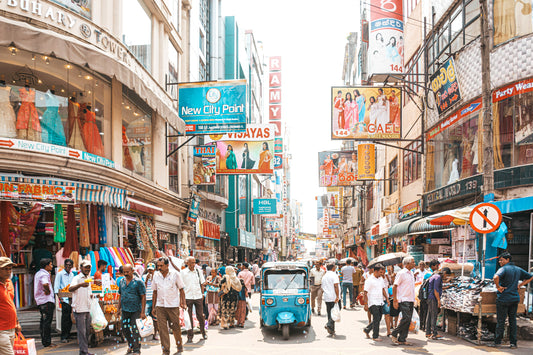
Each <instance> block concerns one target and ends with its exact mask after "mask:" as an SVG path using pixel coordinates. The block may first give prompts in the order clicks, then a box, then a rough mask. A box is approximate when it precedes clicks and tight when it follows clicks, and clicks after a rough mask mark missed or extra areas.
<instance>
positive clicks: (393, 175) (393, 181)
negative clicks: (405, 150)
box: [389, 157, 398, 195]
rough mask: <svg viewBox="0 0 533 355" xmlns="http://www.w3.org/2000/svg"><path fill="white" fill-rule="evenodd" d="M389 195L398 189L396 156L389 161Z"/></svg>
mask: <svg viewBox="0 0 533 355" xmlns="http://www.w3.org/2000/svg"><path fill="white" fill-rule="evenodd" d="M389 179H390V180H389V195H390V194H392V193H394V192H396V191H397V190H398V157H395V158H394V159H392V161H391V162H390V163H389Z"/></svg>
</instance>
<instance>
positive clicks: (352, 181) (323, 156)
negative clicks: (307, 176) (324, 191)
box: [318, 151, 357, 187]
mask: <svg viewBox="0 0 533 355" xmlns="http://www.w3.org/2000/svg"><path fill="white" fill-rule="evenodd" d="M318 178H319V186H321V187H328V186H350V185H356V181H357V152H356V151H327V152H319V153H318Z"/></svg>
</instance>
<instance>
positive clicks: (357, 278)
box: [353, 264, 363, 304]
mask: <svg viewBox="0 0 533 355" xmlns="http://www.w3.org/2000/svg"><path fill="white" fill-rule="evenodd" d="M362 277H363V264H357V266H355V273H354V275H353V302H354V304H359V302H358V301H357V296H359V292H361V291H362V290H361V289H360V287H359V284H360V283H361V278H362Z"/></svg>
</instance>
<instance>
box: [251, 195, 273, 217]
mask: <svg viewBox="0 0 533 355" xmlns="http://www.w3.org/2000/svg"><path fill="white" fill-rule="evenodd" d="M276 203H277V201H276V199H275V198H255V199H254V206H253V208H254V209H253V212H254V214H276V213H277V212H276Z"/></svg>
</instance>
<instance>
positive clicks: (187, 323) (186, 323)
mask: <svg viewBox="0 0 533 355" xmlns="http://www.w3.org/2000/svg"><path fill="white" fill-rule="evenodd" d="M180 325H181V327H182V328H183V329H184V330H191V329H192V327H191V320H190V318H189V313H187V312H185V311H184V310H183V309H180Z"/></svg>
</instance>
